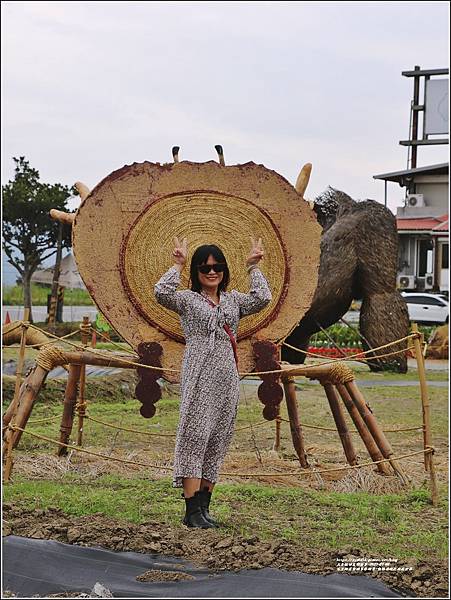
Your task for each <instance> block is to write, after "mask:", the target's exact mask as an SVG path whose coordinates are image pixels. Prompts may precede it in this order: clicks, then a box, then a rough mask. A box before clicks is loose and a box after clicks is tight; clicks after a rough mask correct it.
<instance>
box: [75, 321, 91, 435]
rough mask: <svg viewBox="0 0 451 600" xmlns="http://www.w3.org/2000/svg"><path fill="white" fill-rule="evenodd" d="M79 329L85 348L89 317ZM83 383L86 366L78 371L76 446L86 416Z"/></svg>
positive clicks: (88, 330) (89, 326) (81, 433)
mask: <svg viewBox="0 0 451 600" xmlns="http://www.w3.org/2000/svg"><path fill="white" fill-rule="evenodd" d="M80 329H81V343H82V344H83V346H84V347H85V348H86V346H87V345H88V342H89V336H90V329H91V323H90V321H89V317H87V316H84V317H83V323H81V325H80ZM85 383H86V365H84V364H83V365H81V370H80V388H79V395H78V402H77V413H78V435H77V446H81V445H82V444H83V424H84V418H85V414H86V402H85Z"/></svg>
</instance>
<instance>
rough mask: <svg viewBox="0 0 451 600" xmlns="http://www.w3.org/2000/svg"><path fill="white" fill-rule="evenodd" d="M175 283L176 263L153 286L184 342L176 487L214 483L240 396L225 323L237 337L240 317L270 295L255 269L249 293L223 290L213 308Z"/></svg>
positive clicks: (260, 305)
mask: <svg viewBox="0 0 451 600" xmlns="http://www.w3.org/2000/svg"><path fill="white" fill-rule="evenodd" d="M179 285H180V273H179V272H178V270H177V268H176V267H171V268H170V269H169V270H168V271H167V272H166V273H165V274H164V275H163V276H162V277H161V279H160V280H159V281H158V282H157V284H156V285H155V297H156V300H157V302H159V303H160V304H161V305H162V306H165V307H166V308H168V309H170V310H173V311H175V312H176V313H178V314H179V316H180V321H181V325H182V328H183V332H184V335H185V341H186V347H185V352H184V355H183V362H182V372H181V378H180V390H181V403H180V420H179V424H178V427H177V436H176V442H175V452H174V474H173V486H174V487H182V479H183V477H195V478H198V479H202V478H203V479H206V480H208V481H211V482H212V483H215V482H216V480H217V478H218V472H219V469H220V467H221V465H222V462H223V460H224V457H225V455H226V452H227V450H228V448H229V445H230V441H231V439H232V435H233V427H234V423H235V417H236V413H237V409H238V400H239V395H240V379H239V375H238V371H237V368H236V364H235V358H234V354H233V348H232V344H231V340H230V338H229V336H228V335H227V333H226V331H225V330H224V323H227V324H228V325H229V327H230V329H231V330H232V332H233V335H234V337H235V339H236V335H237V329H238V323H239V320H240V318H241V317H245V316H246V315H251V314H253V313H257V312H259V311H260V310H262V309H263V308H264V307H265V306H266V305H267V304H268V303H269V302H270V301H271V298H272V296H271V291H270V289H269V285H268V282H267V281H266V279H265V276H264V275H263V273H262V272H261V271H260V269H258V268H254V269H252V270H251V272H250V291H249V293H248V294H243V293H241V292H238V291H236V290H232V291H231V292H221V293H220V301H219V304H218V305H217V306H215V307H212V306H211V305H210V304H209V302H208V300H207V298H206V297H204V295H203V294H202V293H198V292H193V291H191V290H180V291H177V288H178V286H179Z"/></svg>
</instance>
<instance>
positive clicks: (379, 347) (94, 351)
mask: <svg viewBox="0 0 451 600" xmlns="http://www.w3.org/2000/svg"><path fill="white" fill-rule="evenodd" d="M30 327H33V328H34V329H36V330H38V331H43V330H42V329H40V328H39V327H36V326H35V325H33V324H30ZM44 333H46V332H44ZM48 335H50V336H51V337H55V338H57V336H53V335H52V334H48ZM418 337H420V334H418V333H412V334H409V335H408V336H405V337H403V338H400V339H399V340H395V341H393V342H389V343H387V344H384V345H382V346H378V347H377V348H372V349H371V350H366V351H364V352H359V353H358V354H356V355H354V356H351V357H349V358H343V359H330V360H328V361H326V362H323V363H316V364H313V365H309V366H308V367H305V369H308V368H311V367H315V366H327V365H329V364H334V363H336V362H337V361H341V362H353V361H354V359H356V358H357V357H358V356H359V355H361V354H369V353H372V352H376V351H377V350H382V349H384V348H388V347H390V346H394V345H396V344H399V343H401V342H403V341H405V340H408V339H417V338H418ZM57 339H60V338H57ZM66 343H67V344H70V345H71V346H74V347H75V348H78V349H81V350H83V351H84V352H86V348H85V347H84V346H81V345H80V344H75V343H73V342H66ZM283 344H285V345H287V344H286V342H283ZM288 347H291V348H292V349H294V350H299V351H301V350H300V349H299V348H296V347H294V346H290V345H288ZM89 352H91V353H92V354H96V355H98V356H101V357H103V358H109V359H111V356H109V355H106V354H104V353H102V352H101V351H96V350H95V349H94V348H90V349H89ZM303 352H305V351H303ZM401 352H407V349H405V350H399V351H397V352H394V353H392V354H388V355H381V356H379V357H378V356H376V357H372V358H370V359H368V360H374V359H375V358H383V357H384V356H391V355H394V354H399V353H401ZM120 360H121V361H122V362H123V363H125V364H129V365H130V366H134V367H140V368H145V369H151V370H159V371H166V372H172V373H180V372H181V371H180V369H169V368H167V367H155V366H152V365H144V364H142V363H137V362H132V361H128V360H127V359H125V358H121V359H120ZM358 360H359V361H360V360H365V359H362V358H358ZM299 369H302V367H299V366H297V367H293V369H291V370H296V371H298V370H299ZM291 370H290V369H289V368H287V369H274V370H271V371H253V372H249V373H239V375H240V376H241V377H246V376H248V375H268V374H272V373H280V374H282V373H284V374H286V375H289V373H290V371H291Z"/></svg>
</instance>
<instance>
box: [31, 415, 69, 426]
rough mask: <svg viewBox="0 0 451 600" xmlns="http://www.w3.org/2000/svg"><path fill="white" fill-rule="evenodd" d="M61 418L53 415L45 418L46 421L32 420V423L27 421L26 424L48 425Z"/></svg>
mask: <svg viewBox="0 0 451 600" xmlns="http://www.w3.org/2000/svg"><path fill="white" fill-rule="evenodd" d="M59 418H61V415H55V416H53V417H47V418H46V419H33V420H32V421H28V423H31V424H33V425H34V424H35V423H49V422H50V421H55V420H56V419H59Z"/></svg>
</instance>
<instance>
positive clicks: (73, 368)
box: [58, 365, 81, 456]
mask: <svg viewBox="0 0 451 600" xmlns="http://www.w3.org/2000/svg"><path fill="white" fill-rule="evenodd" d="M80 371H81V365H69V376H68V379H67V385H66V391H65V393H64V405H63V414H62V417H61V425H60V442H62V443H63V444H68V443H69V439H70V434H71V433H72V425H73V422H74V415H75V404H76V402H77V391H78V390H77V387H78V382H79V379H80ZM66 454H67V448H66V447H64V446H60V447H59V449H58V456H66Z"/></svg>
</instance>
